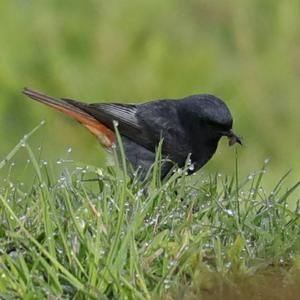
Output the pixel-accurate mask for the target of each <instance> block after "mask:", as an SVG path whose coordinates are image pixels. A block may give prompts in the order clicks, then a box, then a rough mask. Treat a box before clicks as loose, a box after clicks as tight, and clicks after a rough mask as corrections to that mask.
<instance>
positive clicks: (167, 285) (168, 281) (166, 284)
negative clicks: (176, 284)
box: [164, 278, 172, 289]
mask: <svg viewBox="0 0 300 300" xmlns="http://www.w3.org/2000/svg"><path fill="white" fill-rule="evenodd" d="M171 283H172V281H171V280H170V279H168V278H166V279H165V280H164V287H165V289H169V288H170V287H171Z"/></svg>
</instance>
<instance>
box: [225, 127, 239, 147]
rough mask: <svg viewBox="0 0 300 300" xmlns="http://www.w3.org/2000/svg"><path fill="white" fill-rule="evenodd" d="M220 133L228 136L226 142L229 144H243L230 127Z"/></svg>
mask: <svg viewBox="0 0 300 300" xmlns="http://www.w3.org/2000/svg"><path fill="white" fill-rule="evenodd" d="M222 134H223V135H225V136H227V137H228V140H229V143H228V144H229V146H232V145H234V144H235V143H239V144H240V145H243V142H242V139H241V138H240V137H239V136H238V135H236V134H235V133H234V132H233V131H232V129H230V130H228V131H225V132H222Z"/></svg>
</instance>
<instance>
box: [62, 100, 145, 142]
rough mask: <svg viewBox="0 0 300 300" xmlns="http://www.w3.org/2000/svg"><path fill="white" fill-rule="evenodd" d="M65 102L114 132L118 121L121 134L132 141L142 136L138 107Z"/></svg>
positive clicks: (73, 101)
mask: <svg viewBox="0 0 300 300" xmlns="http://www.w3.org/2000/svg"><path fill="white" fill-rule="evenodd" d="M63 100H64V101H66V102H67V103H70V104H72V105H74V106H76V107H78V108H80V109H82V110H83V111H85V112H86V113H88V114H89V115H91V116H93V117H94V118H95V119H96V120H98V121H99V122H101V123H103V124H104V125H105V126H107V127H108V128H110V129H111V130H114V122H113V121H116V124H117V127H118V130H119V132H120V133H121V134H122V135H124V136H127V137H128V138H130V139H133V140H135V139H136V138H137V137H138V136H139V135H141V134H142V131H143V128H142V124H141V123H140V122H139V120H138V119H137V116H136V113H137V106H136V105H133V104H120V103H95V104H86V103H82V102H78V101H76V100H72V99H63Z"/></svg>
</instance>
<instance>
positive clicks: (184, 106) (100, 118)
mask: <svg viewBox="0 0 300 300" xmlns="http://www.w3.org/2000/svg"><path fill="white" fill-rule="evenodd" d="M24 93H25V94H26V95H28V96H29V97H31V98H33V99H35V100H38V101H41V102H43V103H45V104H48V105H50V106H53V107H54V108H56V109H57V107H56V106H59V105H64V106H67V109H65V108H64V109H65V110H68V109H70V107H71V108H72V107H74V111H78V110H79V111H80V112H82V113H83V114H87V115H88V116H91V117H92V118H94V119H95V120H97V122H99V123H101V124H103V125H104V126H105V127H107V128H108V129H109V130H111V131H114V124H113V121H117V123H118V130H119V132H120V134H121V136H122V138H123V144H124V149H125V153H126V156H127V158H128V160H129V161H130V163H131V165H132V166H133V169H137V168H139V169H141V173H142V174H145V173H146V172H147V171H148V170H149V168H150V167H151V165H152V164H153V162H154V159H155V150H156V148H157V146H158V144H159V141H160V140H161V138H163V144H162V155H163V157H164V158H165V159H166V160H167V161H168V162H166V163H165V164H164V165H163V169H162V177H163V176H165V175H166V174H167V173H168V172H169V170H170V169H171V167H172V166H173V164H176V165H178V166H179V167H182V166H184V164H185V161H186V159H187V157H188V156H190V159H191V163H192V164H193V165H194V168H193V169H192V170H191V173H193V172H195V171H197V170H198V169H200V168H201V167H202V166H203V165H204V164H205V163H206V162H207V161H208V160H209V159H210V158H211V157H212V156H213V154H214V153H215V151H216V149H217V145H218V142H219V140H220V138H221V137H222V136H227V137H228V138H229V144H230V145H231V144H234V143H236V142H238V143H240V144H241V140H240V138H239V137H238V136H236V135H235V134H234V133H233V131H232V123H233V121H232V116H231V113H230V111H229V109H228V107H227V105H226V104H225V103H224V102H223V101H222V100H221V99H219V98H217V97H216V96H213V95H208V94H199V95H192V96H188V97H185V98H183V99H179V100H173V99H167V100H165V99H164V100H155V101H150V102H147V103H143V104H118V103H95V104H86V103H83V102H79V101H76V100H71V99H64V98H63V99H61V100H56V99H53V98H51V97H48V96H45V95H43V94H40V93H37V92H34V91H32V90H29V89H25V90H24ZM49 99H51V101H52V102H53V101H54V102H55V106H54V105H51V104H49V103H48V102H49ZM47 101H48V102H47ZM71 110H72V109H71ZM61 111H62V110H61ZM64 112H65V111H64ZM73 114H74V113H73ZM73 117H74V116H73ZM76 119H77V120H79V122H81V123H83V124H84V125H85V122H84V121H81V119H78V118H76ZM171 162H172V163H171Z"/></svg>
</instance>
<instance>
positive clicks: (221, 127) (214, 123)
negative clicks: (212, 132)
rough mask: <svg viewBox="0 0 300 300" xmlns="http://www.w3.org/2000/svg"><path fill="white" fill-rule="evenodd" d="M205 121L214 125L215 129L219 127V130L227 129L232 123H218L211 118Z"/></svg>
mask: <svg viewBox="0 0 300 300" xmlns="http://www.w3.org/2000/svg"><path fill="white" fill-rule="evenodd" d="M206 123H207V124H208V125H209V126H211V127H214V128H216V129H220V130H229V129H231V127H232V123H228V124H223V123H218V122H216V121H213V120H207V122H206Z"/></svg>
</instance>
